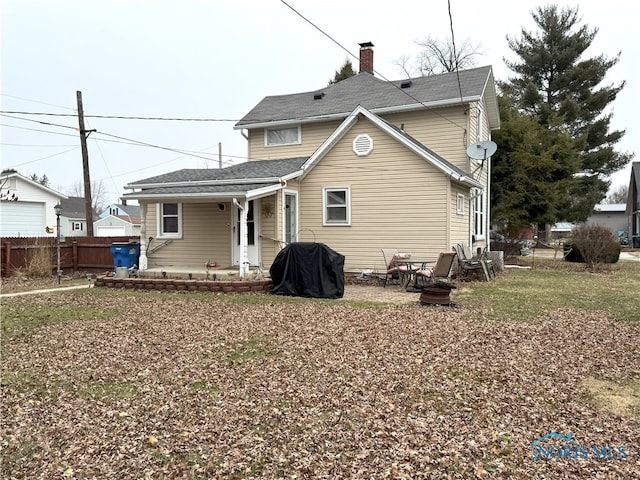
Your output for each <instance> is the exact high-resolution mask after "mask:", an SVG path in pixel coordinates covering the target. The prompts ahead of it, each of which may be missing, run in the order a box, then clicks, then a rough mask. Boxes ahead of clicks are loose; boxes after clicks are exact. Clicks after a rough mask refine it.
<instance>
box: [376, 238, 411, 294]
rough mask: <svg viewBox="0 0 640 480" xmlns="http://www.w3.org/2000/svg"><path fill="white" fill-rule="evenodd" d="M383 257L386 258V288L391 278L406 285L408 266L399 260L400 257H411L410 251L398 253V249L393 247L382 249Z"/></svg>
mask: <svg viewBox="0 0 640 480" xmlns="http://www.w3.org/2000/svg"><path fill="white" fill-rule="evenodd" d="M382 257H383V258H384V265H385V277H384V285H383V287H384V288H386V286H387V283H388V282H389V280H398V281H399V282H400V285H404V283H405V277H406V276H407V271H408V268H407V266H406V265H402V264H400V263H399V262H398V260H400V259H403V260H404V259H406V258H410V257H411V254H410V253H398V250H396V249H391V248H383V249H382Z"/></svg>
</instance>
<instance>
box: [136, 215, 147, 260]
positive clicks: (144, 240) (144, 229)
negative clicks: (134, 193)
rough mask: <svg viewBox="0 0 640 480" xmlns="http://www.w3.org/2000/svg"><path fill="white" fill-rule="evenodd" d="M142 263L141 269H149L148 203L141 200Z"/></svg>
mask: <svg viewBox="0 0 640 480" xmlns="http://www.w3.org/2000/svg"><path fill="white" fill-rule="evenodd" d="M139 263H140V265H138V268H139V270H146V269H147V204H146V203H145V202H140V262H139Z"/></svg>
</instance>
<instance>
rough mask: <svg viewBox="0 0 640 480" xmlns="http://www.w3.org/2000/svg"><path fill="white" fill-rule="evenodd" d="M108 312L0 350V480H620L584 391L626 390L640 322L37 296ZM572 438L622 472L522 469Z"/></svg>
mask: <svg viewBox="0 0 640 480" xmlns="http://www.w3.org/2000/svg"><path fill="white" fill-rule="evenodd" d="M70 298H72V299H73V301H77V302H82V303H83V304H84V305H86V306H92V307H100V308H114V307H115V308H119V309H120V311H123V312H126V313H124V314H122V315H120V316H119V317H117V318H113V319H109V320H95V321H77V322H71V323H66V324H64V325H53V326H50V327H45V328H42V329H40V330H38V331H37V332H36V333H35V334H33V335H31V336H29V337H19V338H16V339H12V340H11V341H9V342H6V343H5V344H3V346H2V352H3V359H2V393H3V399H2V407H1V411H0V413H1V414H2V432H1V433H2V441H1V442H2V443H1V447H2V457H3V462H2V467H1V468H2V471H1V472H0V473H2V477H3V478H16V479H17V478H25V479H27V478H28V479H35V478H55V477H60V476H62V477H69V478H331V479H335V478H376V479H377V478H396V479H397V478H407V479H409V478H411V479H418V478H632V477H634V476H635V477H637V476H638V475H640V456H639V449H640V443H639V438H640V420H639V419H638V417H621V416H617V415H614V414H612V413H609V412H607V411H602V410H599V409H598V407H597V405H596V403H595V402H594V401H593V399H592V398H591V397H590V395H589V392H588V390H587V389H586V388H584V387H583V386H581V383H580V382H581V381H582V380H584V379H585V378H599V379H610V380H617V379H621V380H623V379H628V378H638V377H640V358H639V356H638V350H637V348H638V338H639V333H640V324H637V323H621V322H614V321H611V320H609V319H607V318H606V317H604V316H603V315H602V314H597V313H583V312H576V311H571V310H558V311H554V312H551V313H549V314H547V315H545V316H544V317H543V318H539V319H538V320H537V321H535V322H530V323H511V322H494V321H489V320H485V319H483V318H480V315H479V314H477V313H475V312H473V311H472V310H471V309H469V308H457V309H449V308H426V307H420V306H416V305H405V306H391V307H388V308H376V309H368V308H362V307H360V308H356V307H353V306H350V305H348V304H346V303H335V304H332V305H327V304H326V302H314V301H308V302H302V303H282V302H277V301H274V302H272V303H271V304H269V303H267V304H264V305H243V304H238V303H231V302H225V301H216V300H210V299H207V300H206V301H198V300H193V299H186V298H185V299H182V298H180V296H179V295H172V296H167V298H166V299H163V298H161V297H160V296H158V295H149V296H145V295H128V294H127V293H126V292H123V293H122V294H121V295H117V296H97V295H91V294H90V293H78V294H75V295H73V296H65V295H38V296H28V297H16V298H11V299H7V300H6V302H7V303H9V302H11V304H19V303H20V302H32V303H33V302H42V303H45V304H47V305H53V304H56V303H64V302H67V301H69V299H70ZM551 431H555V432H560V433H562V434H566V433H568V432H571V434H572V436H573V438H575V439H576V440H577V441H578V443H579V444H581V445H589V446H591V445H597V446H600V445H611V446H614V447H617V446H625V447H626V452H627V453H628V457H627V458H625V459H619V460H613V459H611V460H606V459H599V460H598V459H591V458H589V459H580V460H571V459H553V460H541V461H538V462H534V460H533V447H532V445H531V442H532V441H533V440H535V439H537V438H539V437H541V436H542V435H545V434H547V433H549V432H551Z"/></svg>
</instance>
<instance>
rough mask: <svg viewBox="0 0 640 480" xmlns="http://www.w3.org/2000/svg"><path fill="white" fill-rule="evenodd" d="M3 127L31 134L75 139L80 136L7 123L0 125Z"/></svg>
mask: <svg viewBox="0 0 640 480" xmlns="http://www.w3.org/2000/svg"><path fill="white" fill-rule="evenodd" d="M0 125H1V126H3V127H8V128H17V129H20V130H29V131H31V132H43V133H50V134H52V135H62V136H65V137H74V138H77V137H78V135H72V134H70V133H62V132H52V131H51V130H41V129H39V128H29V127H19V126H17V125H7V124H6V123H0Z"/></svg>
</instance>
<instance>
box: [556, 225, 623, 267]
mask: <svg viewBox="0 0 640 480" xmlns="http://www.w3.org/2000/svg"><path fill="white" fill-rule="evenodd" d="M564 254H565V259H566V260H567V261H569V262H580V263H585V264H586V266H587V267H588V268H593V267H594V266H596V265H598V264H601V263H616V262H617V261H618V259H619V258H620V241H619V240H618V239H617V238H616V237H615V236H614V235H613V232H611V230H609V229H608V228H606V227H603V226H602V225H579V226H577V227H575V228H574V229H573V230H572V231H571V237H570V239H569V242H568V243H566V244H565V246H564Z"/></svg>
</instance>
